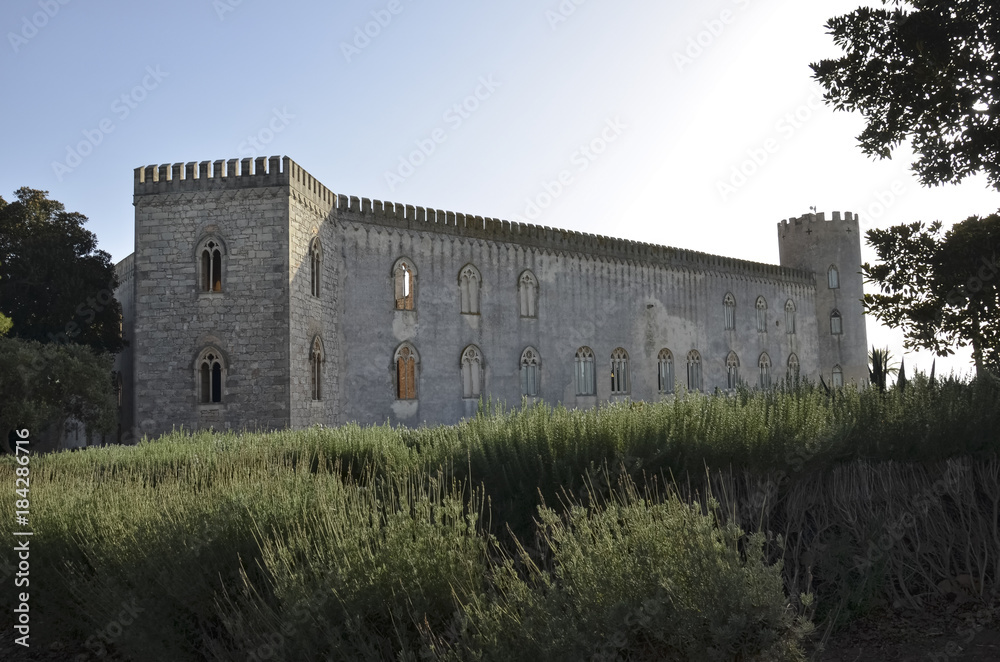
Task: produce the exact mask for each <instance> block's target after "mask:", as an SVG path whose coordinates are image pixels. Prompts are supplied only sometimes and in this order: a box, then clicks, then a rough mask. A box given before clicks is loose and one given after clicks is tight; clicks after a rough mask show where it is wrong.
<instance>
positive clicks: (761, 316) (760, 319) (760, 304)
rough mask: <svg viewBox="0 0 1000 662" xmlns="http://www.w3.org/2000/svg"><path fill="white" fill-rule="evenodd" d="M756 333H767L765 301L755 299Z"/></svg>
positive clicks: (761, 298)
mask: <svg viewBox="0 0 1000 662" xmlns="http://www.w3.org/2000/svg"><path fill="white" fill-rule="evenodd" d="M756 307H757V333H767V299H765V298H764V297H757V304H756Z"/></svg>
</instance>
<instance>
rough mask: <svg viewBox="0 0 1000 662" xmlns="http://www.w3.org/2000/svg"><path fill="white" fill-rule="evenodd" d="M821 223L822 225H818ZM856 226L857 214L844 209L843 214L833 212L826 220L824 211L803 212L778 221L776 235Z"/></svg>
mask: <svg viewBox="0 0 1000 662" xmlns="http://www.w3.org/2000/svg"><path fill="white" fill-rule="evenodd" d="M820 224H822V225H820ZM845 225H846V226H849V227H854V228H857V227H858V216H857V214H854V213H853V212H849V211H845V212H844V213H843V216H841V213H840V212H839V211H835V212H833V218H831V219H830V220H829V221H828V220H826V213H825V212H819V213H818V214H816V213H812V214H803V215H802V216H799V217H794V216H793V217H791V218H786V219H785V220H783V221H779V222H778V235H779V236H780V237H783V236H784V235H785V234H787V233H788V232H795V231H802V232H807V233H812V232H822V231H825V230H833V229H834V228H835V229H836V230H835V231H837V232H839V231H840V230H841V228H842V227H843V226H845Z"/></svg>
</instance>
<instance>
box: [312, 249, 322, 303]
mask: <svg viewBox="0 0 1000 662" xmlns="http://www.w3.org/2000/svg"><path fill="white" fill-rule="evenodd" d="M322 277H323V247H322V246H321V245H320V243H319V237H316V238H315V239H313V240H312V244H311V245H310V246H309V289H310V292H311V293H312V295H313V296H314V297H318V296H319V287H320V281H321V280H322Z"/></svg>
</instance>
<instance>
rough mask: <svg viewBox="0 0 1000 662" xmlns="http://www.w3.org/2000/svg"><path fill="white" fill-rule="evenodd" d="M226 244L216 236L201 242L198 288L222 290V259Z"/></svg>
mask: <svg viewBox="0 0 1000 662" xmlns="http://www.w3.org/2000/svg"><path fill="white" fill-rule="evenodd" d="M225 254H226V248H225V245H224V244H223V243H222V242H221V241H220V240H219V239H217V238H215V237H209V238H207V239H205V240H203V241H202V242H201V244H200V245H199V248H198V273H199V278H198V282H199V285H198V289H199V290H201V291H202V292H221V291H222V267H223V264H222V259H223V256H224V255H225Z"/></svg>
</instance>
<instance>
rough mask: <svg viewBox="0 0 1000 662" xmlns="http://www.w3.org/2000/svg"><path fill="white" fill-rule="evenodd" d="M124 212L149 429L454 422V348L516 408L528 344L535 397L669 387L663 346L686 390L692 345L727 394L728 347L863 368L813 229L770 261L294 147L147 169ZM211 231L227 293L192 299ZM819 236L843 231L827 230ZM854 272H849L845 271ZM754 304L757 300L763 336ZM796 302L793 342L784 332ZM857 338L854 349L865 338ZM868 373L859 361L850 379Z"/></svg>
mask: <svg viewBox="0 0 1000 662" xmlns="http://www.w3.org/2000/svg"><path fill="white" fill-rule="evenodd" d="M135 205H136V253H135V255H134V260H135V297H136V299H135V309H136V316H135V320H136V321H135V337H136V342H135V343H134V345H133V348H132V349H133V351H134V352H135V372H134V379H135V393H136V405H135V407H136V420H137V421H138V422H139V423H140V425H142V424H144V423H145V425H146V427H145V428H144V430H147V431H164V430H169V428H170V427H171V426H174V425H184V426H185V427H199V426H206V425H213V426H214V427H217V428H223V427H241V428H253V427H263V428H274V427H278V428H280V427H286V426H291V427H303V426H307V425H311V424H315V423H323V424H328V425H330V424H339V423H344V422H347V421H358V422H363V423H378V422H385V421H386V420H390V421H393V422H400V423H406V424H419V423H424V422H427V423H438V422H441V423H449V422H454V421H456V420H458V419H459V418H461V417H463V416H468V415H471V414H473V413H474V412H475V407H476V404H477V403H476V401H475V400H473V399H465V398H463V397H462V395H463V394H462V382H461V376H460V355H461V352H462V350H463V349H464V348H465V347H466V346H467V345H470V344H475V345H476V346H478V347H479V349H480V350H481V352H482V354H483V359H484V375H485V382H484V384H485V387H484V391H483V393H484V395H487V394H488V395H491V396H493V397H494V398H496V399H500V400H505V401H506V402H507V403H508V404H511V405H513V404H517V403H519V402H520V400H521V395H520V393H521V391H520V378H519V360H520V357H521V353H522V351H523V350H524V349H525V348H526V347H528V346H530V347H533V348H535V349H536V350H537V351H538V353H539V354H540V357H541V371H540V374H541V390H540V397H541V398H542V399H544V400H546V401H549V402H552V403H555V402H562V403H563V404H565V405H566V406H570V407H573V406H579V407H585V406H593V405H594V404H596V403H597V402H601V401H607V400H611V399H622V398H624V397H630V398H632V399H647V400H650V399H656V398H659V397H661V394H660V393H659V392H658V388H657V360H656V357H657V354H658V352H659V351H660V350H661V349H663V348H667V349H669V350H670V351H671V352H672V354H673V360H674V375H675V380H676V381H677V382H678V383H680V384H681V385H683V384H685V382H686V356H687V353H688V351H689V350H691V349H696V350H698V352H699V353H700V355H701V360H702V369H703V373H704V386H705V388H706V390H712V389H714V388H715V387H720V388H725V386H726V381H727V374H726V364H725V362H726V357H727V355H728V354H729V352H730V351H733V352H735V353H736V354H737V355H738V357H739V361H740V374H741V377H742V379H743V380H744V381H745V382H747V383H749V384H755V383H756V381H757V374H758V367H757V362H758V357H760V355H761V353H762V352H766V353H767V354H768V355H769V357H770V361H771V376H772V381H774V382H777V381H778V380H779V379H780V378H782V377H784V376H785V373H786V365H787V361H788V357H789V355H790V354H791V353H795V354H796V355H797V357H798V359H799V362H800V366H801V368H800V372H801V374H802V375H803V376H806V377H811V378H813V379H815V378H817V377H818V376H819V375H820V374H821V373H822V372H823V371H824V370H825V371H829V369H830V366H831V365H832V364H831V361H832V360H840V361H844V362H848V361H851V362H857V361H859V359H858V356H859V352H858V350H857V348H856V347H851V348H846V349H845V346H846V345H847V344H849V343H852V342H854V341H855V338H856V333H855V332H856V330H857V328H858V325H860V328H861V329H862V330H863V328H864V326H863V325H864V321H863V317H861V316H860V314H859V313H860V303H859V304H858V305H857V307H856V308H855V309H854V310H853V311H852V310H851V307H850V305H849V302H848V301H846V298H848V297H850V296H853V295H854V290H851V289H847V288H845V289H844V290H843V291H841V292H836V293H832V294H831V293H822V292H821V291H822V290H824V289H825V273H824V274H823V275H822V276H820V275H816V271H817V267H816V266H815V265H816V264H818V262H817V260H820V261H824V260H826V259H827V258H828V257H829V255H828V254H827V253H824V252H823V250H827V251H828V250H829V249H817V248H815V247H814V246H813V243H815V242H813V243H810V241H806V240H802V241H801V242H800V243H798V244H796V243H795V241H796V240H794V239H793V240H791V241H785V240H782V241H783V242H784V243H782V244H781V246H782V259H781V263H782V264H781V266H779V265H771V264H762V263H756V262H750V261H744V260H736V259H732V258H726V257H721V256H714V255H708V254H704V253H698V252H695V251H686V250H683V249H676V248H670V247H665V246H655V245H651V244H644V243H640V242H632V241H627V240H622V239H613V238H609V237H600V236H595V235H588V234H584V233H577V232H569V231H563V230H557V229H552V228H547V227H540V226H533V225H525V224H518V223H510V222H507V221H500V220H496V219H489V218H482V217H478V216H472V215H465V214H456V213H454V212H448V211H441V210H433V209H425V208H422V207H417V206H412V205H400V204H395V203H387V202H381V201H372V200H368V199H362V198H357V197H349V196H344V195H336V194H334V193H332V192H331V191H330V190H329V189H328V188H326V187H325V186H323V185H322V184H321V183H320V182H319V181H318V180H316V179H315V178H313V177H312V176H311V175H309V174H308V173H307V172H306V171H305V170H303V169H302V168H301V167H299V166H298V165H297V164H296V163H294V162H293V161H291V160H290V159H288V158H287V157H285V158H282V159H279V158H278V157H270V158H269V159H265V158H258V159H256V160H251V159H243V160H242V161H237V160H235V159H234V160H230V161H228V162H226V161H215V162H208V161H204V162H201V163H200V164H199V163H188V164H173V165H161V166H148V167H146V168H138V169H136V173H135ZM855 226H856V221H855ZM831 227H832V226H831ZM213 233H215V234H217V236H218V237H219V238H220V239H221V240H222V241H224V242H225V244H226V267H225V274H226V275H225V279H226V285H225V287H224V291H223V292H222V293H211V292H210V293H201V292H199V291H198V282H197V271H198V268H197V259H196V255H195V253H196V248H197V246H198V243H199V242H200V241H201V240H202V239H203V238H204V237H206V236H208V235H210V234H213ZM786 234H787V233H786ZM845 234H846V233H845ZM807 236H808V235H807ZM317 238H318V239H319V242H320V245H321V247H322V265H323V267H322V285H321V293H320V296H319V297H315V296H313V295H312V293H311V291H310V290H311V287H310V285H311V267H310V256H309V249H310V246H311V244H312V242H313V241H314V240H315V239H317ZM827 239H828V240H829V241H831V242H833V243H837V242H840V241H841V239H840V238H836V239H835V238H834V237H833V235H832V233H831V234H830V236H829V237H827ZM844 241H846V240H844ZM853 241H855V243H857V244H858V254H857V260H855V261H856V262H857V264H860V243H859V240H858V239H854V240H853ZM848 243H849V242H848ZM836 250H838V251H841V253H838V254H836V255H834V258H832V259H838V260H840V259H843V260H848V261H851V260H854V256H853V254H851V253H850V250H849V249H842V248H841V247H837V249H836ZM810 251H812V252H810ZM401 257H407V258H409V259H410V260H412V262H413V265H414V267H415V268H416V271H417V276H416V283H417V284H416V307H415V309H414V310H407V311H401V310H395V308H394V293H393V281H392V267H393V265H394V263H395V262H396V260H397V259H399V258H401ZM468 263H471V264H473V265H474V266H475V267H476V268H477V269H478V270H479V271H480V273H481V275H482V279H483V283H482V289H481V301H482V307H481V311H480V314H478V315H466V314H462V313H461V310H460V303H459V284H458V275H459V271H460V269H461V268H462V267H463V265H466V264H468ZM852 264H853V262H852ZM525 269H530V270H531V271H532V272H533V273H534V275H535V276H536V278H537V279H538V281H539V299H538V313H537V317H535V318H523V317H521V316H520V314H519V308H518V298H517V297H518V288H517V279H518V277H519V275H520V274H521V273H522V271H524V270H525ZM848 271H849V270H848V269H842V270H841V272H842V278H843V279H844V280H845V281H846V280H847V276H848ZM852 287H853V285H852ZM727 292H728V293H731V294H733V295H734V297H735V299H736V306H737V307H736V328H735V329H734V330H726V329H725V327H724V308H723V298H724V297H725V295H726V293H727ZM826 295H829V296H832V297H841V298H844V299H845V301H840V300H839V299H838V300H836V301H833V302H832V303H831V302H828V301H827V300H826V298H825V297H826ZM758 296H763V297H764V298H765V299H766V301H767V307H768V310H767V321H768V326H767V330H766V332H764V333H761V332H759V331H758V328H757V318H756V309H755V302H756V300H757V297H758ZM858 298H859V299H860V295H858ZM789 299H791V300H793V301H794V302H795V306H796V332H795V333H794V334H788V333H787V332H786V328H785V324H786V321H785V313H784V306H785V302H786V301H787V300H789ZM831 305H842V306H843V309H842V313H845V316H844V321H845V334H844V336H843V337H841V338H838V339H836V342H833V341H831V340H830V339H826V338H824V328H825V327H824V324H828V320H826V319H825V317H824V316H825V315H828V313H829V311H828V310H827V308H829V307H830V306H831ZM848 313H849V314H848ZM852 314H853V315H855V316H856V317H858V318H860V321H858V320H852V319H851V315H852ZM849 320H850V321H849ZM851 325H853V326H851ZM848 329H850V335H849V334H848V333H847V331H848ZM827 330H828V329H827ZM316 338H320V339H321V341H322V346H323V362H322V370H321V372H322V390H323V395H322V399H321V400H320V401H314V400H313V398H312V392H311V389H312V380H311V363H310V353H311V351H312V347H313V343H314V340H315V339H316ZM404 341H408V342H410V343H412V345H413V346H414V347H415V349H416V350H417V352H418V355H419V369H418V384H417V388H418V396H419V397H418V398H417V399H416V400H406V401H401V400H397V399H396V397H395V391H394V388H395V385H394V378H395V372H394V370H395V368H394V363H393V356H394V353H395V351H396V349H397V347H398V346H399V345H400V343H402V342H404ZM838 343H839V349H837V347H838ZM209 345H211V346H215V347H218V349H219V350H221V351H222V352H223V353H224V354H225V356H226V361H227V374H226V380H225V398H224V400H225V403H224V405H222V406H215V407H205V406H203V405H199V404H198V403H197V402H196V395H197V388H196V374H195V366H194V362H195V359H196V358H197V355H198V353H199V352H200V351H201V350H202V349H203V348H204V347H206V346H209ZM581 346H588V347H590V348H591V349H592V350H593V352H594V354H595V367H596V373H597V377H598V378H597V393H596V395H594V396H578V395H577V393H576V387H575V381H574V372H573V370H574V354H575V352H576V350H577V349H578V348H579V347H581ZM859 346H860V347H861V350H860V351H861V353H862V354H863V353H864V346H865V344H864V340H863V336H862V342H861V344H860V345H859ZM617 347H622V348H624V349H625V350H626V351H627V352H628V355H629V359H630V367H631V388H630V389H629V392H628V394H627V396H619V395H614V396H613V395H612V394H611V392H610V390H611V385H610V379H609V378H608V377H609V375H610V355H611V352H612V351H613V350H614V349H615V348H617ZM835 349H837V351H839V353H835V352H834V350H835ZM865 365H867V363H866V360H861V361H860V363H858V364H857V365H856V366H854V365H853V364H852V366H853V367H852V372H851V373H850V374H851V376H854V375H856V374H858V375H859V374H860V370H861V367H860V366H865ZM846 368H847V366H846V365H845V372H846Z"/></svg>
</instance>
